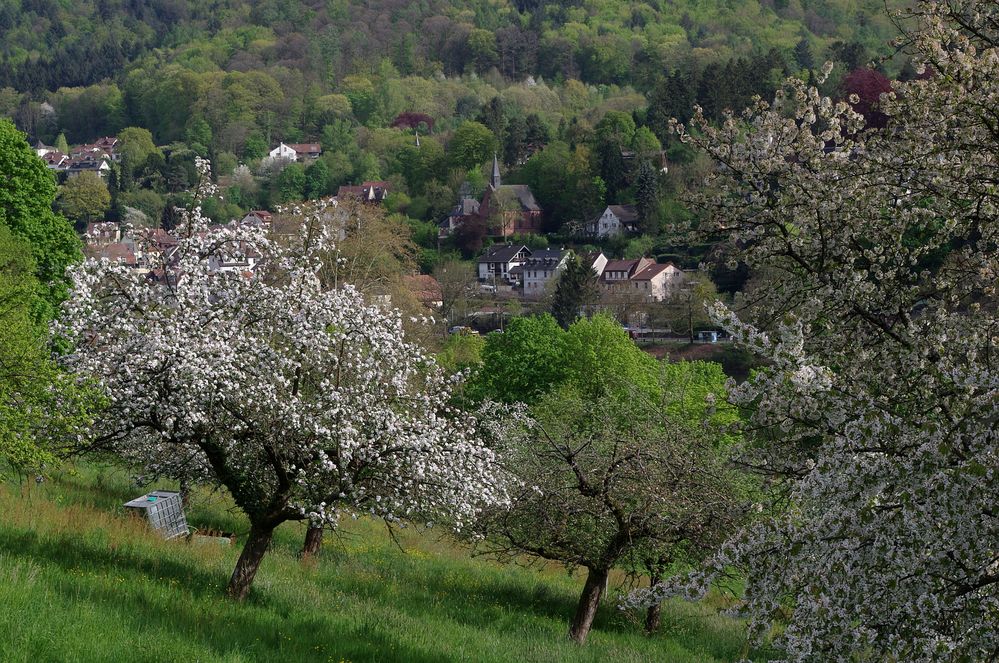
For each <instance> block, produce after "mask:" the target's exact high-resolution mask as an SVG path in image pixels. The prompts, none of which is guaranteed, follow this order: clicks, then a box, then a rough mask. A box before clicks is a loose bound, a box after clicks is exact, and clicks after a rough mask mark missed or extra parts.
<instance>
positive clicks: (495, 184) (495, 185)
mask: <svg viewBox="0 0 999 663" xmlns="http://www.w3.org/2000/svg"><path fill="white" fill-rule="evenodd" d="M489 183H490V184H492V185H493V188H496V189H498V188H499V186H500V172H499V159H498V158H497V157H496V153H495V152H493V176H492V177H490V178H489Z"/></svg>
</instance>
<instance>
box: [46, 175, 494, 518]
mask: <svg viewBox="0 0 999 663" xmlns="http://www.w3.org/2000/svg"><path fill="white" fill-rule="evenodd" d="M199 165H200V167H202V168H207V164H199ZM204 179H205V180H207V179H208V178H204ZM203 186H204V187H209V186H210V184H204V185H203ZM200 193H201V194H202V195H209V194H211V191H209V190H203V191H201V192H200ZM301 221H302V223H301V227H300V231H299V232H298V233H296V234H293V235H292V236H284V237H274V236H270V235H268V233H267V231H266V230H264V229H261V228H256V227H247V226H238V225H234V226H226V227H221V228H216V227H209V226H208V224H207V223H206V222H205V219H204V218H203V217H202V216H201V214H200V210H199V209H198V208H194V209H193V210H191V211H190V212H188V213H187V214H186V217H185V218H184V219H183V221H182V223H181V224H180V226H179V229H180V230H181V232H182V235H183V236H182V237H181V238H180V240H179V245H178V247H177V250H176V252H175V253H174V254H173V256H172V261H173V263H172V264H173V266H174V268H175V270H176V273H177V278H176V279H171V280H168V281H167V282H166V283H162V284H160V283H154V282H152V281H150V280H148V279H146V278H145V277H143V276H141V275H137V274H136V273H135V271H134V270H129V269H128V268H127V267H125V266H123V265H119V264H117V263H114V262H111V261H107V260H99V259H91V260H88V261H86V262H85V263H83V264H80V265H78V266H76V267H74V268H73V269H72V272H71V276H72V279H73V283H74V288H73V292H72V296H71V297H70V298H69V300H68V301H67V302H66V304H65V309H64V315H63V317H62V319H61V321H60V322H59V323H58V324H57V326H56V329H55V332H56V333H58V334H59V335H61V336H63V337H64V338H65V339H67V340H68V341H69V342H70V343H71V344H72V345H73V347H74V348H75V352H73V353H72V354H70V355H68V356H67V357H66V363H67V366H68V367H69V368H70V369H71V370H73V371H75V372H77V373H78V374H80V375H84V376H87V377H89V378H92V379H93V380H95V381H96V382H98V383H99V384H100V385H101V388H102V389H103V392H104V396H105V397H106V399H107V402H108V407H107V408H106V409H105V410H104V411H103V413H102V415H101V416H100V418H99V419H98V421H97V422H96V423H95V425H94V427H93V430H92V435H93V439H92V441H91V442H90V444H92V446H94V447H97V448H101V449H107V450H111V451H114V452H117V453H119V454H121V455H123V456H124V457H126V458H128V459H130V460H132V461H135V462H137V463H140V464H141V465H142V467H143V470H144V471H145V472H147V473H150V474H165V475H169V476H175V477H177V478H181V479H194V480H208V481H212V482H216V483H218V484H221V485H224V486H225V487H226V488H228V489H229V491H230V492H231V493H232V495H233V498H234V499H235V501H236V503H237V505H239V506H240V507H241V508H242V509H243V510H244V511H245V512H246V513H247V515H248V516H249V517H250V520H251V522H257V521H266V522H268V523H270V524H273V523H275V522H280V521H281V520H288V519H299V520H303V519H308V520H310V521H312V522H313V524H316V525H319V524H322V523H327V524H332V523H335V522H336V520H337V519H338V518H339V517H340V516H341V514H342V513H344V512H353V513H358V512H370V513H374V514H377V515H378V516H382V517H385V518H387V519H390V520H397V519H400V518H418V519H426V520H431V519H432V520H436V521H443V522H449V523H451V524H453V525H454V526H456V527H461V526H463V525H465V524H467V523H468V522H469V521H470V520H471V519H472V518H474V516H475V515H476V513H477V512H478V510H479V509H480V508H481V507H482V506H483V505H486V504H494V503H497V502H502V501H503V500H505V499H506V497H505V488H504V482H503V480H502V477H501V474H500V472H499V471H498V470H497V466H498V465H497V462H496V458H495V455H494V453H493V452H492V451H491V450H490V449H489V448H488V447H487V445H486V444H484V443H483V442H482V440H481V438H480V436H479V435H478V433H477V422H476V420H475V417H473V416H469V415H467V414H466V413H463V412H460V411H458V410H456V409H455V408H454V407H453V406H452V405H451V401H452V398H451V394H452V389H453V388H454V386H453V384H452V383H451V382H450V381H449V379H448V378H447V377H446V376H445V375H444V373H443V371H442V370H441V369H440V368H439V367H437V366H436V364H435V363H434V361H433V359H432V358H431V357H429V356H428V355H427V354H426V353H425V352H424V351H423V350H422V349H420V348H419V347H417V346H415V345H413V344H410V343H407V342H406V341H405V339H404V338H403V331H402V324H401V321H400V319H399V315H398V313H397V312H395V311H391V310H387V309H386V307H384V306H379V305H376V304H373V303H371V302H369V301H366V300H365V298H364V297H363V296H362V295H361V294H360V293H358V292H357V291H356V290H355V289H354V288H352V287H351V286H349V285H347V286H341V287H337V288H329V287H326V286H324V283H323V280H322V278H321V274H320V272H321V270H322V269H323V265H324V264H327V263H328V259H329V256H330V255H332V254H333V242H334V240H335V239H336V236H337V231H336V229H335V224H332V223H326V222H324V216H323V215H322V214H320V213H313V214H311V215H302V217H301ZM248 252H252V253H253V255H256V256H259V259H258V262H257V269H256V270H255V271H254V273H252V274H246V273H241V272H230V271H220V270H217V269H213V267H212V263H213V260H215V259H217V257H218V256H219V255H241V254H245V253H248Z"/></svg>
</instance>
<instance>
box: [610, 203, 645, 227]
mask: <svg viewBox="0 0 999 663" xmlns="http://www.w3.org/2000/svg"><path fill="white" fill-rule="evenodd" d="M607 207H608V209H610V211H611V212H613V213H614V216H616V217H617V218H618V219H620V221H621V223H633V222H635V221H638V208H637V207H635V206H634V205H608V206H607Z"/></svg>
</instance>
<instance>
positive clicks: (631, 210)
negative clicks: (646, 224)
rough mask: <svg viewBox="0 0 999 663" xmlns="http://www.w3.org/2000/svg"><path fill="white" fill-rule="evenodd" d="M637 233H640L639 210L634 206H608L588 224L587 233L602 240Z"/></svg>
mask: <svg viewBox="0 0 999 663" xmlns="http://www.w3.org/2000/svg"><path fill="white" fill-rule="evenodd" d="M635 232H638V209H637V208H636V207H635V206H634V205H608V206H607V208H606V209H604V211H603V213H602V214H601V215H600V216H598V217H597V218H595V219H593V220H592V221H590V222H589V223H588V224H587V233H588V234H589V235H591V236H593V237H598V238H601V239H603V238H607V237H617V236H619V235H623V234H626V233H635Z"/></svg>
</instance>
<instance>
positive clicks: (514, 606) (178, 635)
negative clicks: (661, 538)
mask: <svg viewBox="0 0 999 663" xmlns="http://www.w3.org/2000/svg"><path fill="white" fill-rule="evenodd" d="M135 494H136V491H135V489H133V488H130V487H129V485H128V482H127V481H126V480H125V479H124V477H123V476H122V474H121V473H120V472H117V471H111V470H106V469H105V470H101V469H99V468H93V467H85V468H82V470H81V472H80V473H75V474H70V473H64V474H60V475H59V476H57V478H56V480H55V481H54V482H51V483H47V484H45V485H42V486H31V487H30V488H28V487H21V488H19V487H18V486H16V485H12V484H0V514H3V516H0V632H2V633H4V637H2V638H0V660H3V661H8V662H15V661H41V660H60V661H97V660H100V661H129V662H137V661H195V660H197V661H226V662H234V661H270V660H286V661H354V662H359V661H400V662H401V661H408V662H412V661H417V662H418V661H426V662H427V663H429V662H431V661H434V662H440V661H495V662H496V663H500V662H506V661H636V662H637V661H671V662H678V663H682V662H684V661H690V662H695V661H696V662H697V663H709V662H711V661H732V660H735V659H736V658H738V655H739V652H740V651H741V649H742V646H743V639H742V631H741V627H740V625H739V624H738V622H735V621H733V620H731V619H728V618H725V617H721V616H718V615H717V614H716V612H717V607H718V606H719V605H720V603H719V600H718V599H716V600H715V601H714V602H713V604H711V605H699V604H686V603H677V604H671V605H669V606H668V607H667V609H666V610H665V611H664V612H665V614H664V620H663V622H664V623H663V634H662V635H660V636H657V637H654V638H646V637H644V636H643V635H641V633H640V628H639V625H638V624H636V623H633V622H632V621H630V617H629V616H628V615H626V614H624V613H620V612H618V611H617V610H616V609H615V608H614V607H613V605H610V604H608V605H606V606H605V607H604V608H603V610H602V612H601V614H600V616H599V617H598V621H597V624H596V630H595V631H594V633H593V635H592V637H591V642H590V644H588V645H587V646H586V647H585V648H583V649H580V648H578V647H576V646H573V645H570V644H569V642H568V641H567V640H566V638H565V629H566V624H567V621H568V617H569V615H570V614H571V612H572V610H573V608H574V601H575V598H576V592H577V591H578V587H579V584H578V582H577V580H576V579H574V578H572V577H568V576H566V574H565V573H564V572H562V571H559V570H557V569H549V570H547V571H539V570H531V569H523V568H520V567H515V566H505V567H504V566H499V565H496V564H492V563H489V562H487V561H484V560H481V559H473V558H470V557H469V556H468V553H467V552H466V551H463V550H460V549H455V548H454V547H453V546H452V545H450V544H448V543H446V542H444V541H441V540H438V539H437V538H436V537H431V536H429V535H425V536H420V535H418V534H416V533H414V532H403V533H402V537H401V539H400V542H401V545H402V546H403V547H404V548H405V552H404V551H402V550H400V549H399V548H398V547H396V546H395V545H394V544H393V542H392V541H391V540H390V538H389V537H388V536H386V534H385V532H384V530H383V528H381V526H379V525H378V524H376V523H372V522H368V521H364V520H361V521H357V522H352V523H350V524H349V527H347V528H345V530H344V532H342V533H341V535H340V536H339V537H338V540H333V541H329V542H328V543H327V546H326V547H325V549H324V551H323V553H322V557H321V559H320V562H319V564H318V567H317V566H316V565H313V564H303V563H301V562H299V561H298V560H297V559H296V557H295V556H294V551H295V548H296V545H297V544H299V543H300V537H301V534H302V532H301V530H300V529H298V528H297V527H287V528H286V529H283V530H282V531H280V532H279V536H278V537H277V539H276V540H275V544H274V548H275V549H274V550H273V554H271V555H268V557H267V559H266V560H265V562H264V565H263V568H262V569H261V572H260V575H259V576H258V578H257V583H256V586H255V589H254V592H253V594H252V595H251V597H250V599H249V600H248V601H247V603H245V604H243V605H237V604H233V603H231V602H229V601H227V600H225V599H224V598H222V589H223V587H224V585H225V581H226V579H227V574H228V572H229V571H230V570H231V568H232V565H233V562H234V560H235V556H236V554H237V552H238V549H235V548H220V547H216V546H192V545H188V544H185V543H165V542H163V541H161V540H159V539H158V538H157V537H156V536H155V535H153V534H151V533H149V532H147V531H146V529H145V527H144V526H143V524H142V523H141V522H139V521H134V520H131V519H128V518H126V517H124V516H123V515H121V511H120V507H119V505H120V504H121V503H122V502H123V501H125V500H126V499H129V498H131V497H134V496H135ZM189 515H190V520H191V521H192V522H193V523H195V524H197V525H200V526H202V527H204V526H207V525H210V526H213V527H221V528H226V529H232V530H236V531H241V530H245V524H244V523H242V522H241V521H240V519H239V518H236V517H234V516H233V515H232V513H231V512H230V511H229V505H228V503H227V502H226V500H224V499H222V498H220V497H219V496H217V495H211V494H208V493H199V494H198V495H197V496H196V498H195V501H194V506H193V507H192V509H191V510H190V511H189Z"/></svg>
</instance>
